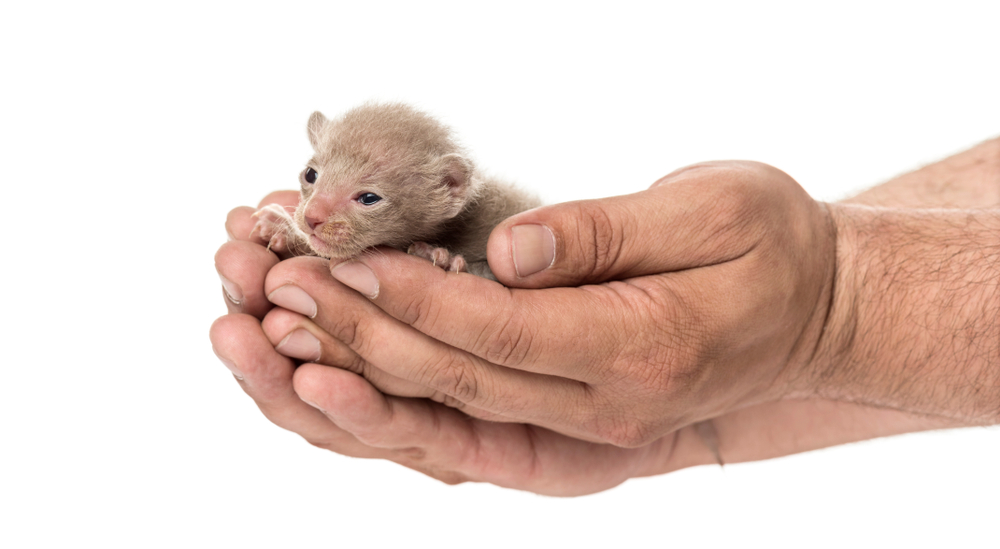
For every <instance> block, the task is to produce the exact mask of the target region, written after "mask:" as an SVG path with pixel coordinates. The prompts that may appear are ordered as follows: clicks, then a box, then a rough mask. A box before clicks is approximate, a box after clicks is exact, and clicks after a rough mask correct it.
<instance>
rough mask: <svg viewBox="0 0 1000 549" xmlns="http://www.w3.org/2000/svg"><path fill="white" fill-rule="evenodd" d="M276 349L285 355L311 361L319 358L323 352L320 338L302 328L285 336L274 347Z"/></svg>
mask: <svg viewBox="0 0 1000 549" xmlns="http://www.w3.org/2000/svg"><path fill="white" fill-rule="evenodd" d="M274 350H275V351H278V352H279V353H281V354H283V355H285V356H290V357H292V358H297V359H300V360H307V361H309V362H315V361H317V360H319V357H320V353H321V349H320V345H319V340H318V339H316V337H315V336H314V335H312V334H310V333H309V331H308V330H305V329H302V328H299V329H298V330H295V331H294V332H292V333H290V334H288V335H287V336H285V339H282V340H281V343H278V344H277V345H276V346H275V347H274Z"/></svg>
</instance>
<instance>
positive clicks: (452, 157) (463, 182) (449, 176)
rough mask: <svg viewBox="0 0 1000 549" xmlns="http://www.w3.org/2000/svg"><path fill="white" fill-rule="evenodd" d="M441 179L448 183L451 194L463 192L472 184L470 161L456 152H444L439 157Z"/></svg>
mask: <svg viewBox="0 0 1000 549" xmlns="http://www.w3.org/2000/svg"><path fill="white" fill-rule="evenodd" d="M439 166H441V171H440V172H439V173H441V176H442V177H441V179H442V181H443V182H444V183H445V184H446V185H448V188H449V189H450V190H451V192H452V194H456V193H459V194H461V193H465V192H466V190H467V189H468V188H469V186H470V185H471V184H472V162H469V159H467V158H465V157H464V156H462V155H460V154H458V153H451V154H446V155H444V156H442V157H441V160H440V164H439Z"/></svg>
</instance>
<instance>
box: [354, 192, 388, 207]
mask: <svg viewBox="0 0 1000 549" xmlns="http://www.w3.org/2000/svg"><path fill="white" fill-rule="evenodd" d="M379 200H382V197H381V196H379V195H377V194H375V193H364V194H362V195H361V196H359V197H358V202H360V203H362V204H364V205H365V206H371V205H372V204H374V203H376V202H378V201H379Z"/></svg>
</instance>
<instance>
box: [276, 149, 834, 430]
mask: <svg viewBox="0 0 1000 549" xmlns="http://www.w3.org/2000/svg"><path fill="white" fill-rule="evenodd" d="M543 226H544V227H548V228H549V229H544V228H543ZM512 227H513V229H512ZM512 234H513V235H520V237H521V240H519V241H514V242H513V243H512V242H511V240H510V239H511V236H510V235H512ZM553 234H554V235H555V237H554V238H555V240H554V251H555V254H554V255H555V259H554V260H551V256H550V258H548V259H544V260H538V259H537V258H529V257H527V256H525V254H524V253H523V252H524V250H525V248H526V245H525V242H529V243H531V245H532V246H534V249H535V250H536V251H539V252H542V251H543V249H544V248H545V246H544V245H542V246H537V245H536V244H538V239H539V238H541V239H542V241H543V244H544V242H546V241H547V242H548V244H549V249H550V250H551V249H552V241H551V239H552V238H553V236H552V235H553ZM493 235H494V237H493V239H492V240H491V242H490V250H489V251H490V260H491V265H492V266H493V268H494V272H495V274H496V275H497V277H498V278H499V279H500V280H501V281H502V282H505V283H507V284H508V285H511V286H513V285H517V286H521V287H535V288H540V287H547V286H576V285H578V284H586V285H584V286H581V287H556V288H551V289H544V290H537V289H535V290H525V289H511V288H504V287H502V286H500V285H498V284H493V283H490V282H488V281H486V280H483V279H479V278H475V277H471V276H462V277H454V276H448V275H447V274H446V273H444V272H443V271H440V270H436V269H433V268H431V266H430V265H428V264H427V263H426V262H423V261H419V260H418V259H416V258H411V257H406V256H405V255H404V254H401V253H395V252H394V251H392V250H384V251H383V252H382V253H379V254H370V255H366V256H363V257H361V258H359V259H358V260H357V261H354V262H350V263H346V264H343V265H340V266H337V267H335V268H334V269H333V276H334V277H336V278H338V279H339V280H340V281H341V282H344V283H345V284H349V285H352V286H353V287H355V289H358V290H359V291H360V292H361V293H362V294H365V295H368V296H369V297H371V298H372V301H373V302H374V304H375V305H377V306H378V307H379V308H381V310H383V311H384V312H386V313H388V314H389V315H390V316H392V317H394V318H395V319H396V321H393V320H392V319H390V318H388V317H386V316H385V315H381V314H378V309H376V308H374V307H368V306H366V305H365V304H358V305H345V304H344V303H345V302H346V301H348V300H349V299H350V298H349V297H347V296H340V297H338V298H334V297H333V296H324V297H323V298H321V299H319V300H318V302H320V303H324V302H325V303H329V302H331V301H332V300H333V299H336V300H337V301H339V302H340V306H338V307H337V308H336V310H335V311H334V310H326V308H324V307H320V308H319V310H318V312H317V316H316V317H315V318H314V319H313V320H314V322H315V323H316V324H318V325H320V326H321V327H322V328H323V329H324V331H325V332H326V333H328V334H332V335H333V339H334V340H339V341H341V342H344V343H346V344H347V346H348V347H350V349H351V350H353V351H354V352H355V353H356V354H357V355H358V356H360V357H363V362H362V363H359V364H356V365H353V366H351V369H353V370H355V371H358V372H361V373H363V374H364V375H365V377H366V379H368V380H370V381H371V382H372V383H374V384H375V385H376V387H379V388H380V389H382V390H383V391H384V392H388V393H392V394H397V395H405V396H419V397H428V398H431V399H433V400H436V401H438V402H443V403H446V404H448V405H449V406H451V407H454V408H457V409H460V410H462V411H464V412H465V413H467V414H469V415H470V416H473V417H477V418H481V419H488V420H491V421H503V422H514V423H530V424H533V425H538V426H541V427H545V428H547V429H551V430H553V431H556V432H559V433H562V434H566V435H569V436H572V437H574V438H579V439H582V440H588V441H592V442H600V443H611V444H614V445H616V446H622V447H639V446H644V445H646V444H648V443H650V442H653V441H654V440H657V439H659V438H661V437H662V436H664V435H666V434H667V433H670V432H673V431H675V430H677V429H678V428H681V427H684V426H686V425H690V424H692V423H695V422H697V421H700V420H703V419H708V418H712V417H716V416H719V415H721V414H724V413H726V412H729V411H733V410H736V409H739V408H744V407H747V406H750V405H753V404H757V403H760V402H765V401H774V400H778V399H781V398H784V397H786V396H788V395H790V394H793V393H795V392H796V391H800V390H803V389H804V387H797V386H796V385H795V383H796V382H798V381H800V379H801V378H802V377H803V371H804V370H805V369H807V367H808V363H809V361H810V360H811V359H812V355H813V352H814V350H815V348H816V344H817V342H818V339H819V335H820V334H821V332H822V329H823V322H824V320H825V318H826V314H825V313H826V306H827V304H828V302H829V296H830V293H829V292H830V289H831V288H830V286H831V284H832V280H833V267H834V249H835V246H834V232H833V230H832V226H831V224H830V220H829V217H828V216H827V215H826V210H825V208H824V206H823V205H822V204H819V203H816V202H815V201H813V200H812V199H811V198H809V196H808V195H807V194H806V193H805V192H804V191H803V190H802V189H801V188H800V187H799V186H798V185H797V184H796V183H795V182H794V181H792V180H791V178H789V177H788V176H787V175H785V174H783V173H782V172H780V171H778V170H775V169H774V168H770V167H768V166H764V165H761V164H754V163H715V164H704V165H699V166H694V167H690V168H686V169H684V170H680V171H678V172H675V173H674V174H671V175H670V176H667V177H665V178H663V179H662V180H661V181H660V182H658V183H657V184H656V185H654V186H653V187H652V188H651V189H650V190H648V191H644V192H642V193H636V194H634V195H629V196H624V197H615V198H611V199H605V200H600V201H587V202H581V203H570V204H563V205H557V206H551V207H547V208H541V209H539V210H534V211H532V212H528V213H525V214H521V215H518V216H515V217H514V218H512V219H510V220H508V221H507V222H505V223H503V224H502V225H501V226H500V227H498V228H497V230H496V231H494V233H493ZM511 250H515V253H514V254H512V253H511ZM518 254H520V255H518ZM515 258H516V259H515ZM550 261H551V263H552V264H551V266H549V267H548V268H546V269H544V270H543V271H542V272H539V273H535V274H532V275H527V274H526V273H524V272H522V273H521V274H522V275H525V276H518V273H517V272H516V268H517V267H515V264H518V265H520V268H521V269H522V271H523V270H524V268H525V265H527V264H528V263H534V264H537V265H538V266H539V267H541V266H543V265H546V264H548V263H549V262H550ZM287 273H288V271H286V270H285V269H284V268H283V267H282V266H279V267H277V268H276V269H274V270H273V271H272V272H271V273H270V274H269V275H268V280H267V283H266V287H267V291H269V292H270V291H275V290H277V289H278V288H280V287H282V286H285V285H287V284H291V280H292V278H291V277H289V276H288V274H287ZM376 279H377V281H376ZM598 283H600V284H598ZM310 291H316V290H310ZM319 291H322V290H319ZM335 291H337V292H339V291H340V290H339V289H337V290H335ZM307 293H308V291H307ZM300 312H310V311H300ZM400 321H401V322H400ZM410 327H412V328H416V330H413V329H412V328H410ZM390 342H391V343H390ZM332 347H333V349H331V350H329V351H328V350H327V348H326V346H324V347H323V352H321V353H320V355H321V356H332V355H335V354H337V353H338V352H339V351H338V350H337V349H338V346H337V345H332Z"/></svg>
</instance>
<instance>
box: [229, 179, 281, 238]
mask: <svg viewBox="0 0 1000 549" xmlns="http://www.w3.org/2000/svg"><path fill="white" fill-rule="evenodd" d="M298 203H299V193H297V192H295V191H275V192H273V193H271V194H269V195H267V196H265V197H264V199H263V200H261V201H260V205H259V206H258V207H256V208H251V207H249V206H240V207H238V208H233V209H232V210H230V211H229V215H227V216H226V233H228V234H229V239H230V240H248V241H251V242H257V243H261V241H260V239H258V238H251V237H250V232H251V231H252V230H253V227H254V225H255V224H256V223H257V220H256V219H254V218H253V217H252V216H253V214H254V212H256V211H257V210H259V209H260V208H262V207H264V206H267V205H268V204H280V205H282V206H284V207H285V209H287V210H294V209H295V207H296V206H297V205H298ZM265 244H266V243H265Z"/></svg>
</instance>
